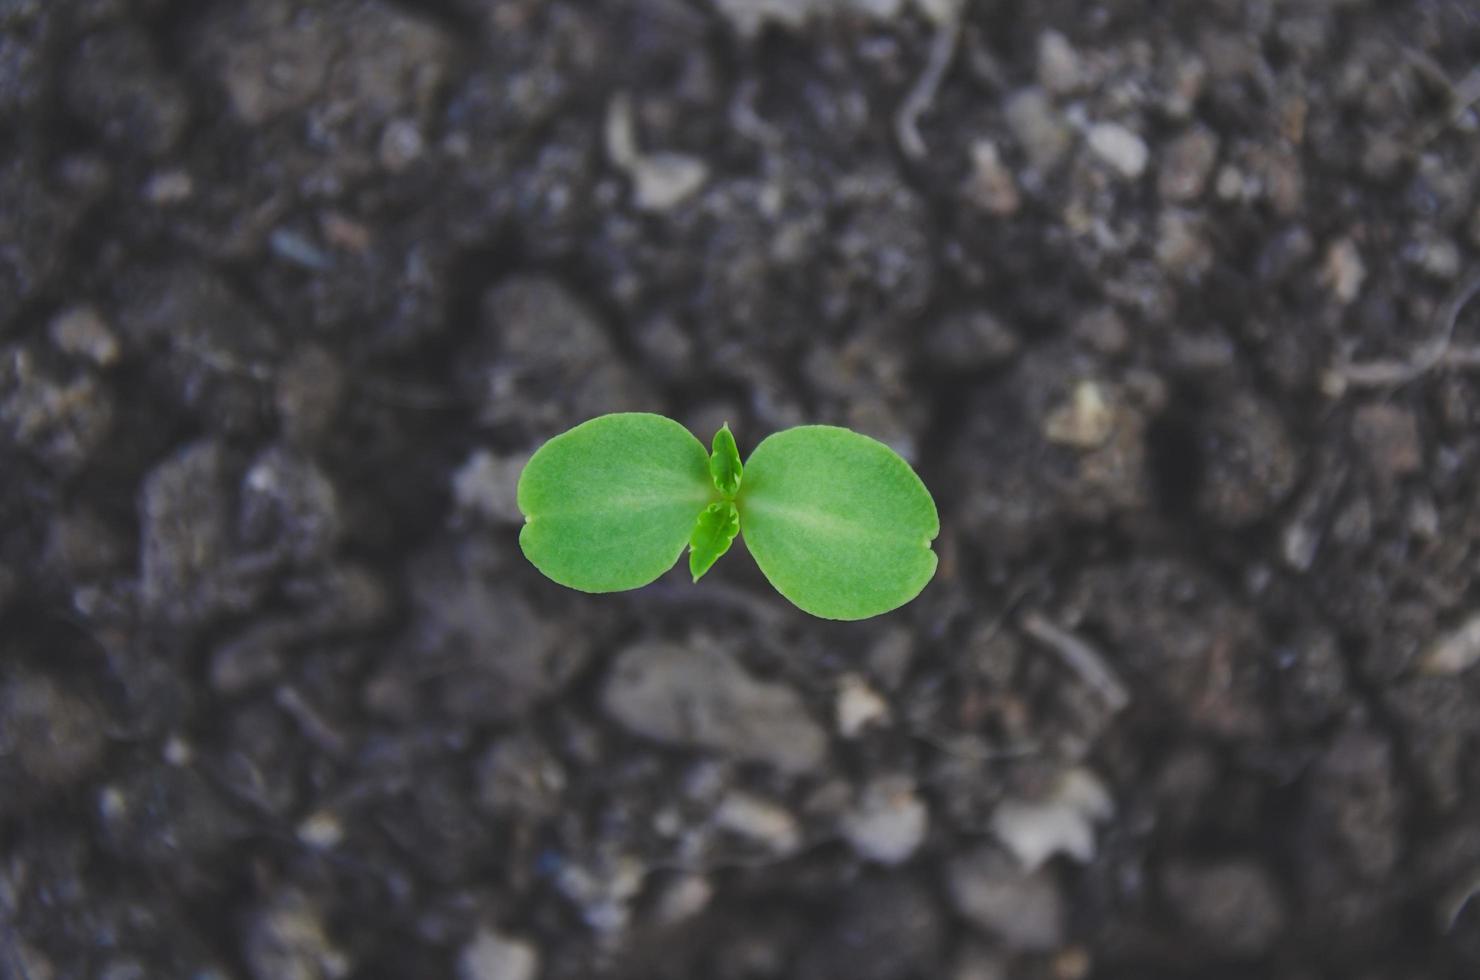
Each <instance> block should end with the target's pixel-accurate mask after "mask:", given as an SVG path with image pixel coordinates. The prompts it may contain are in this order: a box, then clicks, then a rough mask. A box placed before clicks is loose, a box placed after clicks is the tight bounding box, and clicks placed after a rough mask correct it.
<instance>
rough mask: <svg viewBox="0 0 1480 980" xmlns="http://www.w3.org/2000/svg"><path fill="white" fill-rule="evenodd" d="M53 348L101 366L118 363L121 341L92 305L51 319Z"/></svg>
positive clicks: (50, 331)
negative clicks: (119, 341)
mask: <svg viewBox="0 0 1480 980" xmlns="http://www.w3.org/2000/svg"><path fill="white" fill-rule="evenodd" d="M47 332H48V335H49V336H50V337H51V343H52V346H54V347H56V349H57V350H59V351H61V352H62V353H63V354H70V355H72V356H74V357H84V358H86V359H87V360H89V361H92V362H93V363H94V364H96V365H97V366H98V367H108V366H110V365H112V364H113V363H114V362H116V361H117V360H118V338H116V337H114V336H113V332H112V331H111V330H109V329H108V324H107V323H105V322H104V321H103V318H102V316H101V315H99V313H98V311H97V310H96V309H94V308H93V307H91V306H73V307H69V308H68V309H65V310H63V311H62V312H60V313H58V314H57V315H56V316H55V317H53V318H52V321H51V323H50V325H49V326H48V331H47Z"/></svg>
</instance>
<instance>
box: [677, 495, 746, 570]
mask: <svg viewBox="0 0 1480 980" xmlns="http://www.w3.org/2000/svg"><path fill="white" fill-rule="evenodd" d="M739 532H740V512H739V511H738V510H736V509H735V505H734V504H733V503H731V502H730V501H728V500H721V501H718V502H717V503H713V504H710V505H709V506H708V507H706V508H704V510H703V512H702V513H701V514H700V515H699V519H698V520H697V521H695V522H694V532H693V534H691V535H690V536H689V573H690V574H691V575H693V576H694V581H695V582H697V581H699V579H701V578H703V576H704V573H705V572H707V571H709V567H710V566H711V565H713V564H714V563H715V562H716V561H718V560H719V556H720V555H723V554H724V553H725V552H726V551H729V550H730V545H731V543H733V542H734V540H735V535H736V534H738V533H739Z"/></svg>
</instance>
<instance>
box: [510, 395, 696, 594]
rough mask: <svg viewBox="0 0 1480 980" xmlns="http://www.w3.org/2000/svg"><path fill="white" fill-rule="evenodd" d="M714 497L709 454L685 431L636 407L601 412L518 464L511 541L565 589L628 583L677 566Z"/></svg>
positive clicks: (593, 588)
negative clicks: (515, 533)
mask: <svg viewBox="0 0 1480 980" xmlns="http://www.w3.org/2000/svg"><path fill="white" fill-rule="evenodd" d="M713 497H714V488H713V484H712V483H711V480H710V475H709V456H708V454H707V453H705V451H704V444H703V443H701V442H700V441H699V440H698V439H696V438H694V436H693V434H692V433H690V432H689V430H688V429H685V428H684V427H683V426H681V425H679V424H678V423H677V422H675V421H673V420H672V419H668V418H664V417H663V416H661V415H651V414H647V413H644V412H626V413H619V414H615V415H603V416H601V417H600V418H595V419H591V420H590V421H589V422H583V423H581V424H580V425H578V426H576V427H575V428H573V429H570V430H569V431H567V432H563V433H561V434H560V435H558V436H556V437H555V438H553V439H551V440H550V441H549V442H547V443H545V444H544V445H543V446H541V447H540V448H539V449H538V450H537V451H536V452H535V454H534V455H533V456H531V457H530V459H529V462H528V463H527V464H525V467H524V471H523V472H522V473H520V474H519V489H518V503H519V510H520V512H521V513H523V514H524V521H525V524H524V527H523V529H522V530H521V531H520V532H519V547H520V548H521V549H523V551H524V555H525V557H526V558H528V559H529V560H530V562H532V563H533V564H534V566H535V567H536V568H538V569H539V570H540V571H541V572H544V573H545V575H547V576H548V577H549V578H551V579H553V580H554V581H556V582H559V583H560V584H561V585H565V586H569V587H570V588H572V589H579V590H581V591H582V592H619V591H622V590H624V589H635V588H638V587H640V586H643V585H647V584H648V583H649V582H651V581H653V580H654V579H656V578H658V576H660V575H662V574H663V573H664V572H666V571H667V570H668V569H670V568H672V567H673V566H674V564H676V563H677V562H678V559H679V557H680V556H682V554H683V549H684V546H685V545H687V544H688V543H689V537H690V535H691V533H692V531H693V529H694V521H695V519H696V518H697V516H698V515H699V513H700V512H701V511H703V510H704V508H705V507H706V506H707V505H708V504H709V502H710V501H711V500H712V499H713Z"/></svg>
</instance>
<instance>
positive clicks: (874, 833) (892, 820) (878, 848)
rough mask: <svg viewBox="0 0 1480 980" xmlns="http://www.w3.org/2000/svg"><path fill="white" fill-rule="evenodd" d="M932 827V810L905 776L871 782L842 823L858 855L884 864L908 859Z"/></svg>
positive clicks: (888, 777) (844, 834)
mask: <svg viewBox="0 0 1480 980" xmlns="http://www.w3.org/2000/svg"><path fill="white" fill-rule="evenodd" d="M929 828H930V811H929V810H928V809H927V808H926V806H925V801H924V800H922V799H920V797H919V795H918V794H917V793H916V792H915V784H914V781H913V780H911V779H909V778H908V777H906V776H884V777H881V778H879V779H875V780H873V781H872V782H870V783H869V784H868V785H867V786H865V787H864V789H863V792H862V793H861V794H859V798H858V801H857V803H856V804H855V806H854V807H853V809H852V810H850V811H849V812H847V813H845V814H844V815H843V822H842V830H843V836H844V837H845V838H846V839H847V841H848V843H849V844H851V845H853V849H854V850H855V851H857V852H858V854H859V856H860V857H862V858H864V859H866V860H869V861H875V862H877V863H879V864H884V865H895V864H903V863H904V862H905V861H908V860H909V859H910V858H911V857H912V856H913V855H914V853H915V851H917V850H918V849H919V847H920V844H921V843H922V842H923V841H924V840H925V834H926V832H927V831H928V830H929Z"/></svg>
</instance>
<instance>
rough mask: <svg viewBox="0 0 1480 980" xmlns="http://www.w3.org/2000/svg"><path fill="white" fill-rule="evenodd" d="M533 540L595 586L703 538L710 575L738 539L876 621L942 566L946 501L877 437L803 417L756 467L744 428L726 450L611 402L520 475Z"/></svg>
mask: <svg viewBox="0 0 1480 980" xmlns="http://www.w3.org/2000/svg"><path fill="white" fill-rule="evenodd" d="M518 501H519V510H520V512H522V513H523V514H524V527H523V529H522V530H521V531H520V532H519V546H520V547H521V548H522V549H523V551H524V555H525V557H526V558H528V559H529V560H530V562H531V563H533V565H534V566H535V567H536V568H538V569H539V570H540V571H541V572H543V573H544V574H545V575H546V576H547V577H549V578H550V579H553V580H554V581H556V582H558V583H560V584H561V585H565V586H568V587H570V588H572V589H579V590H580V591H582V592H620V591H623V590H626V589H636V588H640V587H642V586H644V585H647V584H648V583H650V582H652V581H654V580H655V579H657V578H658V577H659V576H660V575H662V574H663V573H664V572H666V571H668V570H669V569H670V568H672V567H673V566H674V565H675V564H676V563H677V562H678V559H679V558H680V557H682V555H683V549H684V547H685V545H687V546H688V548H689V573H690V574H691V575H692V576H693V579H694V581H695V582H697V581H699V579H700V578H701V577H702V576H703V575H704V573H705V572H707V571H709V569H710V567H712V566H713V565H714V563H715V562H716V561H718V560H719V558H720V557H721V556H722V555H723V554H724V553H725V552H726V551H728V550H729V549H730V545H731V544H733V543H734V541H735V538H736V537H737V536H738V537H740V538H741V539H742V540H743V541H744V542H745V547H746V549H747V550H748V551H749V552H750V555H751V557H752V558H754V559H755V563H756V565H758V566H759V567H760V570H761V572H762V574H764V575H765V576H766V579H767V580H768V581H770V583H771V584H772V585H773V586H775V587H776V591H778V592H780V593H781V594H782V595H783V596H785V597H786V598H787V599H790V600H791V601H792V602H793V603H795V604H796V605H797V606H799V607H800V608H801V609H803V610H805V611H806V612H809V613H811V614H812V615H814V616H820V617H822V618H823V619H867V618H868V617H870V616H877V615H879V614H880V613H886V612H888V611H889V610H891V609H895V608H898V607H899V606H902V605H904V604H905V603H906V602H909V601H910V600H911V599H913V598H914V597H915V596H917V595H919V594H920V591H921V590H922V589H924V588H925V585H926V584H927V583H928V582H929V581H930V579H931V577H932V576H933V575H934V574H935V564H936V557H935V552H933V551H931V550H930V542H931V541H933V540H935V536H936V534H938V533H939V532H940V519H939V517H938V516H937V515H936V512H935V501H934V500H932V499H931V497H930V491H928V490H926V489H925V484H924V483H922V482H920V478H919V477H918V476H917V475H915V471H914V470H912V469H910V465H909V464H908V463H906V462H905V461H904V460H903V459H901V458H900V457H899V455H898V454H897V453H895V452H894V450H892V449H890V448H889V447H888V446H886V445H884V444H883V443H882V442H879V441H878V440H875V439H870V438H869V437H868V436H865V435H860V434H859V433H857V432H853V431H851V430H849V429H843V428H838V427H836V426H831V425H802V426H797V427H796V428H793V429H787V430H785V431H784V432H777V433H775V434H773V435H771V436H769V437H767V438H766V439H764V440H762V441H761V444H760V445H759V446H757V447H756V448H755V451H754V452H752V453H751V454H750V458H749V459H748V460H746V461H745V463H744V464H743V465H742V464H741V462H740V451H739V448H738V447H737V446H736V445H735V437H734V435H733V434H732V433H731V432H730V428H729V426H728V425H725V426H723V427H721V428H720V430H719V431H718V432H716V433H715V434H714V442H713V445H712V450H711V452H709V453H705V451H704V444H703V443H701V442H700V441H699V440H698V439H696V438H694V436H693V434H692V433H690V432H689V430H687V429H685V428H684V427H683V426H681V425H679V424H678V423H677V422H675V421H673V420H672V419H669V418H664V417H663V416H661V415H651V414H648V413H644V412H625V413H619V414H615V415H603V416H601V417H600V418H594V419H591V420H590V421H588V422H583V423H581V424H580V425H578V426H576V427H575V428H573V429H570V430H569V431H567V432H564V433H561V434H560V435H558V436H556V437H555V438H553V439H551V440H550V441H549V442H547V443H545V444H544V445H543V446H541V447H540V448H539V449H538V450H537V451H536V452H535V454H534V455H533V456H531V457H530V460H529V462H528V464H526V465H525V467H524V472H523V473H521V474H520V475H519V491H518Z"/></svg>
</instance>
